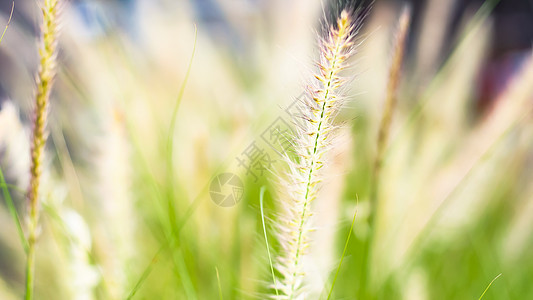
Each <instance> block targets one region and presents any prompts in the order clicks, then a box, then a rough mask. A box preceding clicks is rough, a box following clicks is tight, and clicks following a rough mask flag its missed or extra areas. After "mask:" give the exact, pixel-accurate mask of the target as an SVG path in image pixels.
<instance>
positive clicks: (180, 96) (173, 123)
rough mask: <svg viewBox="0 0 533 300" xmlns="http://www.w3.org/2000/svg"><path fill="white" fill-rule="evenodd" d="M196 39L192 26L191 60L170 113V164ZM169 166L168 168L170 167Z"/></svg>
mask: <svg viewBox="0 0 533 300" xmlns="http://www.w3.org/2000/svg"><path fill="white" fill-rule="evenodd" d="M197 39H198V28H197V27H196V25H195V26H194V42H193V47H192V53H191V58H190V59H189V65H188V66H187V72H186V73H185V77H184V78H183V82H182V83H181V87H180V91H179V93H178V98H177V99H176V105H175V106H174V110H173V111H172V119H171V120H170V128H169V130H168V137H167V151H168V153H167V155H168V157H167V159H168V162H170V163H171V162H172V150H173V148H174V142H173V141H174V132H175V129H176V121H177V119H178V111H179V108H180V104H181V100H182V99H183V94H184V93H185V86H187V81H188V80H189V76H190V74H191V69H192V61H193V60H194V55H195V53H196V41H197ZM171 166H172V165H170V166H169V167H171Z"/></svg>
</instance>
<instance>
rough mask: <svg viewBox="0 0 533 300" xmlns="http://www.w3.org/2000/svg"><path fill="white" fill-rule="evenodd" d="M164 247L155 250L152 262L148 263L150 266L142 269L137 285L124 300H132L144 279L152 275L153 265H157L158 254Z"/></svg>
mask: <svg viewBox="0 0 533 300" xmlns="http://www.w3.org/2000/svg"><path fill="white" fill-rule="evenodd" d="M165 247H166V244H165V245H163V246H161V248H159V250H157V253H156V254H155V255H154V258H152V260H151V261H150V264H149V265H148V266H147V267H146V269H144V272H143V273H142V275H141V277H140V278H139V280H137V283H136V284H135V286H134V287H133V289H132V290H131V292H130V293H129V294H128V297H126V300H130V299H132V298H133V296H135V294H136V293H137V292H138V291H139V289H140V288H141V286H142V285H143V283H144V282H145V281H146V278H148V275H150V273H152V269H153V268H154V266H155V264H156V263H157V260H158V258H159V254H160V253H161V252H162V251H163V249H164V248H165Z"/></svg>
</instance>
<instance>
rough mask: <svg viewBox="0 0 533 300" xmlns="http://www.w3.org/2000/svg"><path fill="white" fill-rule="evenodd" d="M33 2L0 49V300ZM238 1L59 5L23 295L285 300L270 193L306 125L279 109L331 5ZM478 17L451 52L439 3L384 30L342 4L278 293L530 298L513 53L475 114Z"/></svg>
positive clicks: (283, 180) (25, 100)
mask: <svg viewBox="0 0 533 300" xmlns="http://www.w3.org/2000/svg"><path fill="white" fill-rule="evenodd" d="M46 1H49V0H46ZM502 1H505V0H502ZM19 2H20V3H19ZM41 2H42V1H26V2H24V3H23V2H21V1H17V2H15V10H14V13H13V17H12V20H11V23H10V24H9V27H8V28H7V31H6V34H5V36H4V38H3V40H2V42H1V44H0V71H1V72H0V78H1V84H0V87H1V89H0V92H1V93H2V97H3V98H2V99H0V167H1V171H2V172H1V175H2V176H0V184H1V188H2V194H1V195H0V200H1V201H0V299H5V300H10V299H24V297H26V299H28V296H27V279H26V277H27V275H26V272H27V271H26V266H27V246H26V244H27V242H28V241H27V239H28V236H29V235H30V232H29V231H30V229H29V228H30V226H29V224H31V218H30V214H29V211H30V208H29V202H28V196H27V194H28V193H27V192H28V189H29V184H30V177H31V176H30V169H31V167H30V166H31V159H30V149H32V147H31V143H32V137H33V136H34V135H33V134H32V128H34V127H33V125H32V122H33V121H34V119H35V118H34V109H35V98H36V76H37V75H36V74H39V73H38V70H39V65H40V60H39V55H40V54H39V52H38V49H39V45H40V44H39V40H40V38H39V37H40V35H41V30H42V29H43V26H42V25H40V24H41V22H42V21H41V19H42V16H41V11H40V10H39V7H41V6H42V3H41ZM259 2H260V3H259ZM259 2H258V3H255V2H253V1H215V2H214V3H216V9H215V8H214V7H211V8H207V7H204V6H206V5H205V3H207V2H204V1H198V2H194V1H191V2H186V1H154V2H151V1H137V4H136V6H132V7H130V6H126V7H122V6H119V4H118V3H115V4H102V3H100V4H94V3H96V2H87V3H93V4H90V5H89V4H87V5H86V6H83V7H81V8H80V4H79V3H77V2H71V1H62V0H59V4H60V6H59V14H58V20H57V22H58V25H59V26H58V31H59V34H58V43H57V45H58V52H57V58H56V59H57V68H56V75H55V80H54V84H53V86H52V90H51V94H50V100H49V101H50V102H49V106H48V113H47V116H48V119H47V122H46V131H45V136H46V139H47V141H46V144H45V147H44V154H43V157H42V175H41V178H40V179H41V185H40V189H39V197H38V199H39V211H40V214H39V215H40V216H39V218H38V227H37V231H36V234H37V239H36V243H35V266H34V267H35V279H34V288H33V291H34V295H33V298H34V299H272V298H274V299H289V298H288V297H284V296H283V295H280V294H279V292H280V291H278V289H277V285H276V283H277V282H276V281H277V278H282V277H283V276H284V274H283V270H280V269H278V268H277V267H276V261H278V258H279V257H280V256H281V253H282V249H283V247H285V245H284V243H285V242H284V241H283V240H282V239H280V238H279V236H280V230H281V231H282V233H283V228H284V227H283V226H284V224H285V223H283V222H285V221H283V220H282V218H281V217H280V215H281V213H282V211H283V209H286V208H285V207H284V206H286V205H289V204H287V202H284V198H283V197H282V196H281V195H282V194H283V191H284V189H287V185H288V186H289V188H290V187H291V186H292V185H293V184H292V182H289V181H288V179H287V175H286V174H287V173H288V172H289V170H288V169H289V167H288V164H287V161H288V160H289V161H290V160H295V161H297V162H301V161H303V160H304V158H302V157H297V156H298V152H297V151H295V150H294V148H296V146H295V144H297V139H298V134H297V133H295V132H297V128H298V124H299V122H302V121H303V122H310V121H309V120H306V119H302V118H298V114H297V113H296V112H297V107H296V106H295V105H294V104H295V103H296V104H298V103H301V101H302V100H301V99H303V98H302V97H304V96H303V95H305V92H306V90H307V88H308V86H309V82H310V81H311V80H314V76H315V75H316V74H318V72H319V71H318V69H317V65H316V62H317V59H318V58H319V57H321V56H320V55H321V54H320V53H321V52H320V51H324V50H323V47H322V48H321V45H322V44H321V42H319V37H324V36H327V34H328V32H329V31H328V30H330V31H331V29H330V28H338V27H335V26H340V25H336V24H337V23H336V22H337V21H336V20H337V18H340V14H339V12H340V11H341V10H342V9H343V6H344V4H341V3H339V2H335V1H334V3H333V4H331V3H330V4H328V3H327V1H323V3H321V2H320V1H313V2H309V1H287V2H285V1H259ZM442 2H445V1H442ZM84 3H85V2H84ZM201 3H204V5H203V6H202V4H201ZM495 4H496V1H487V2H486V3H485V4H484V5H483V6H481V7H471V9H468V10H465V11H464V12H462V15H461V18H460V23H459V24H457V28H458V30H457V33H456V34H455V35H453V37H452V38H445V34H444V32H445V28H446V26H447V24H449V22H450V19H449V18H450V16H449V15H447V14H446V13H435V11H437V12H442V11H445V7H446V4H442V3H440V2H439V1H428V5H427V7H426V8H425V10H424V13H425V15H424V16H425V17H424V18H419V19H418V22H416V23H413V22H411V25H412V26H411V27H407V28H405V30H404V31H403V33H402V29H401V28H402V25H401V21H400V17H401V15H402V12H405V11H408V10H405V9H408V8H405V6H401V5H393V4H392V3H389V2H381V1H375V3H374V4H373V5H370V4H369V3H368V2H367V3H363V4H357V5H363V9H362V10H360V11H358V13H357V14H354V15H353V17H354V18H356V19H357V20H358V21H360V22H361V26H362V27H361V29H360V31H359V32H358V33H357V36H356V38H355V39H354V41H355V43H356V44H357V47H356V51H355V53H354V56H353V57H351V58H350V64H349V67H347V68H346V69H344V70H342V72H343V73H342V74H343V76H345V77H346V78H347V80H346V82H345V83H344V87H343V91H344V94H345V98H346V99H345V100H344V101H345V103H344V106H343V108H342V109H340V110H339V111H338V114H335V115H334V116H333V118H332V119H333V121H332V124H333V125H335V126H337V125H338V128H337V129H336V131H335V132H336V133H335V139H334V141H332V142H331V145H330V146H331V148H330V149H328V151H327V152H325V154H324V156H325V157H326V158H327V159H325V163H324V166H323V168H322V169H321V174H322V175H321V180H320V183H319V187H320V189H319V191H318V196H317V198H316V200H314V201H313V202H312V203H311V204H310V205H311V209H312V212H313V213H312V216H311V217H310V218H311V219H310V221H311V222H312V228H311V229H310V230H309V232H310V235H309V243H308V245H307V247H305V258H304V259H303V260H302V262H300V263H301V264H302V266H303V267H304V269H305V274H302V275H301V277H302V278H303V280H304V283H305V286H306V288H305V291H304V292H303V294H302V295H301V297H300V298H298V297H294V299H409V300H417V299H420V300H424V299H437V300H438V299H481V298H480V297H482V299H533V284H532V278H533V251H532V249H533V248H532V247H533V184H532V183H533V171H532V170H533V122H532V116H533V114H532V113H533V112H532V110H533V56H532V50H531V49H528V50H527V51H524V53H522V56H520V57H521V58H520V61H519V63H517V64H516V67H515V68H514V69H513V70H512V72H509V70H501V72H502V73H503V72H508V73H509V74H508V76H507V79H508V80H506V81H505V82H503V83H501V84H500V83H499V86H498V90H497V92H494V93H492V94H490V97H489V99H484V102H483V103H481V100H480V98H481V97H480V79H479V78H480V76H481V75H480V74H483V72H484V70H485V66H486V64H487V61H488V60H489V53H490V51H491V47H492V45H493V43H491V41H492V39H493V38H494V36H493V32H494V26H493V24H494V23H493V18H492V15H491V12H492V11H493V9H494V5H495ZM350 5H351V6H350ZM355 5H356V4H353V3H352V4H349V5H348V7H351V8H354V7H355ZM8 6H9V9H8V10H7V11H6V10H2V12H3V14H2V15H1V16H0V23H1V24H7V22H8V19H9V12H10V8H11V3H9V5H5V7H8ZM80 9H83V10H80ZM80 11H81V12H80ZM87 14H88V15H87ZM330 15H333V19H331V18H330V17H329V16H330ZM87 16H90V17H87ZM95 16H98V18H96V17H95ZM324 16H327V17H324ZM414 16H416V17H418V15H414ZM411 17H413V15H412V14H411V15H410V16H408V17H407V18H411ZM324 18H326V19H328V18H329V19H328V20H329V22H330V25H331V24H333V25H331V26H333V27H328V26H324V22H325V21H324ZM95 20H96V21H95ZM339 24H340V23H339ZM408 28H411V29H408ZM402 34H404V35H405V43H398V42H397V41H398V40H399V36H401V35H402ZM333 36H334V35H333ZM398 48H400V50H402V51H404V54H403V55H398V56H397V57H399V61H398V62H397V63H398V64H399V67H398V70H397V72H396V73H395V72H392V71H391V68H392V67H391V66H394V65H395V63H394V62H395V61H394V58H395V53H398V52H397V51H398ZM439 49H445V50H442V51H441V50H439ZM41 55H42V54H41ZM391 80H397V86H396V88H394V89H390V88H389V87H390V84H391V83H390V82H391ZM389 97H393V98H394V99H395V101H396V104H395V106H394V107H392V106H389V103H388V102H387V99H389ZM480 103H481V104H480ZM388 108H392V110H390V111H389V112H390V113H391V116H392V117H391V122H390V125H389V126H386V132H387V133H386V138H385V139H384V140H383V141H382V142H383V143H382V144H380V142H379V140H380V139H379V136H380V134H379V132H380V131H382V130H383V121H382V119H383V116H384V114H386V112H387V109H388ZM317 140H318V138H317ZM328 143H329V141H328ZM315 147H316V145H315ZM295 156H296V157H295ZM378 161H379V169H378V171H376V165H378V164H377V162H378ZM376 174H377V175H376ZM309 177H310V176H309ZM354 217H355V218H354ZM18 224H20V225H18ZM19 226H20V227H19ZM280 228H282V229H280ZM498 276H499V277H498ZM495 278H496V280H494V279H495ZM493 280H494V281H493ZM276 297H277V298H276ZM290 299H292V298H290Z"/></svg>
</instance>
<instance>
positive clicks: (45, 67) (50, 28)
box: [26, 0, 59, 299]
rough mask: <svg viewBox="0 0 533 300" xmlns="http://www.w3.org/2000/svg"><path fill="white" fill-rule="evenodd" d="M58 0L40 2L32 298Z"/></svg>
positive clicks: (31, 197)
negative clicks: (40, 22)
mask: <svg viewBox="0 0 533 300" xmlns="http://www.w3.org/2000/svg"><path fill="white" fill-rule="evenodd" d="M58 2H59V1H58V0H44V1H43V3H41V12H42V18H43V19H42V22H43V23H42V25H41V31H42V32H41V45H40V48H39V58H40V59H39V72H38V74H37V79H36V81H37V92H36V95H35V108H34V109H35V111H34V114H33V131H32V140H31V168H30V185H29V189H28V195H27V197H28V205H29V228H28V253H27V256H28V258H27V267H26V299H33V286H34V278H35V276H34V273H35V242H36V238H37V227H38V222H39V185H40V181H41V173H42V161H43V154H44V145H45V143H46V132H45V127H46V118H47V110H48V104H49V99H50V91H51V90H52V85H53V79H54V75H55V71H56V55H57V18H58Z"/></svg>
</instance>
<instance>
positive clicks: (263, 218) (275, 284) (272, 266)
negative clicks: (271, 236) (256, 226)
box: [217, 186, 279, 296]
mask: <svg viewBox="0 0 533 300" xmlns="http://www.w3.org/2000/svg"><path fill="white" fill-rule="evenodd" d="M265 190H266V188H265V187H264V186H262V187H261V192H260V195H259V204H260V205H261V223H262V224H263V234H264V235H265V242H266V247H267V254H268V262H269V263H270V272H271V273H272V280H273V281H274V288H275V289H276V296H279V291H278V288H277V282H276V275H275V274H274V265H273V264H272V255H270V246H269V244H268V237H267V232H266V227H265V212H264V210H263V197H264V196H265ZM217 274H218V272H217Z"/></svg>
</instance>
